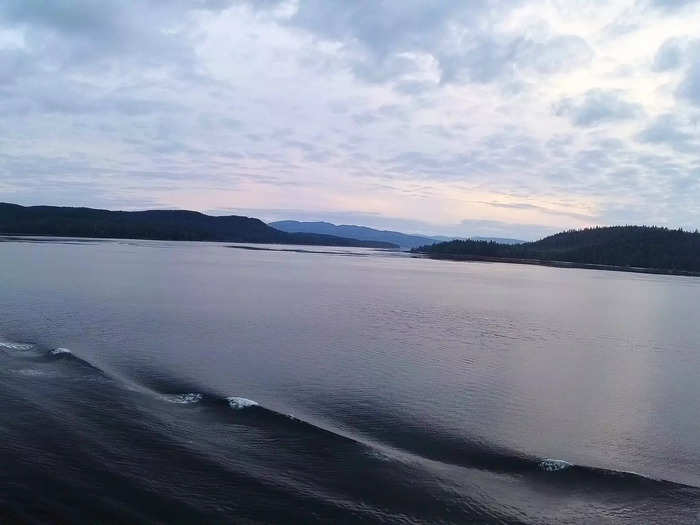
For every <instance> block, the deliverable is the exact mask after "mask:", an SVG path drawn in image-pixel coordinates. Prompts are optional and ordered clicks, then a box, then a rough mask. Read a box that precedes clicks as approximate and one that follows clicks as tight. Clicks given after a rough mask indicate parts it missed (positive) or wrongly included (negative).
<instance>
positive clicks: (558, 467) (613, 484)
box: [0, 341, 698, 490]
mask: <svg viewBox="0 0 700 525" xmlns="http://www.w3.org/2000/svg"><path fill="white" fill-rule="evenodd" d="M0 348H9V349H13V350H37V351H40V349H38V348H37V346H36V345H33V344H29V343H16V342H7V341H2V342H0ZM28 354H32V352H29V353H28ZM28 354H27V353H22V354H21V356H18V357H17V358H18V359H21V360H22V361H23V362H25V361H26V360H27V359H30V361H31V360H38V361H39V362H42V361H43V362H55V363H59V362H60V363H62V364H65V365H66V366H75V367H79V368H81V369H87V370H89V371H92V372H95V373H98V374H100V375H102V376H105V377H107V378H109V379H112V380H113V381H114V382H115V383H116V384H118V385H121V386H122V387H123V388H128V389H129V390H133V389H132V388H130V385H129V384H128V382H127V381H122V380H119V379H117V378H111V377H110V376H108V374H106V373H105V372H104V371H103V370H102V369H101V368H99V367H98V366H96V365H94V364H92V363H90V362H89V361H87V360H86V359H83V358H81V357H79V356H77V355H75V354H74V353H73V352H72V351H71V350H70V349H67V348H64V347H57V348H54V349H51V350H49V351H48V352H47V351H45V350H44V353H42V354H39V355H37V356H36V357H33V356H31V355H28ZM13 371H14V372H16V373H17V374H19V375H26V376H41V375H52V371H51V370H48V371H47V370H41V369H37V368H33V367H23V368H20V369H17V370H13ZM180 386H182V385H180ZM169 387H171V388H168V390H170V392H167V391H166V392H163V390H160V389H153V388H151V387H146V386H140V388H139V390H140V391H141V392H142V393H148V394H149V395H151V396H153V397H154V398H156V399H160V400H162V401H165V402H168V403H171V404H173V405H198V406H201V407H203V408H204V409H206V408H211V409H212V410H213V412H212V415H214V417H217V418H220V417H223V418H226V420H229V418H232V417H235V422H236V423H237V424H246V425H248V424H249V425H254V426H260V427H266V426H268V427H269V426H271V425H272V427H274V428H277V429H279V430H282V431H285V432H295V433H302V434H303V433H307V435H308V433H313V435H314V436H316V438H317V439H324V436H325V439H331V440H342V441H344V442H353V443H355V444H358V445H361V446H363V447H364V448H365V449H366V450H367V451H368V452H370V453H371V452H375V453H381V454H382V456H383V457H384V456H388V457H390V458H394V459H398V458H399V457H400V456H402V455H406V454H408V455H409V456H413V457H414V458H418V459H424V460H428V461H437V462H440V463H443V464H446V465H453V466H457V467H462V468H467V469H477V470H484V471H489V472H494V473H503V474H510V475H517V476H521V477H525V478H526V479H530V480H533V481H534V482H537V483H546V484H551V485H555V486H560V487H562V488H566V487H567V486H571V487H574V486H579V485H580V484H581V483H584V484H585V485H586V486H591V487H593V486H595V487H607V488H614V489H616V490H625V489H631V490H634V489H637V488H642V487H646V488H651V487H666V488H673V487H686V488H692V489H695V490H697V489H698V488H697V487H692V486H689V485H685V484H681V483H677V482H672V481H666V480H660V479H655V478H652V477H649V476H645V475H642V474H638V473H634V472H627V471H620V470H612V469H605V468H600V467H592V466H585V465H577V464H574V463H571V462H569V461H567V460H564V459H554V458H549V457H535V456H528V455H526V454H521V453H519V452H516V451H512V450H508V449H504V448H499V447H495V446H491V445H489V444H484V443H480V442H469V441H466V440H464V439H459V438H456V437H453V436H449V435H446V434H441V433H440V432H435V431H433V432H430V433H427V432H423V431H417V430H416V429H415V428H413V429H412V428H411V427H410V425H408V424H406V425H398V426H397V427H396V428H392V429H390V431H387V433H382V434H375V435H369V436H365V435H364V434H359V435H355V434H345V433H341V432H338V431H333V430H328V429H326V428H323V427H322V426H319V425H317V424H314V423H311V422H308V421H305V420H304V419H300V418H297V417H294V416H292V415H290V414H285V413H281V412H277V411H275V410H273V409H270V408H267V407H265V406H263V405H261V404H259V403H258V402H257V401H254V400H252V399H249V398H246V397H242V396H220V395H217V394H213V393H208V392H207V391H206V389H201V388H197V387H196V385H190V387H191V388H187V389H182V390H180V391H179V392H178V389H177V388H176V385H173V384H170V385H169ZM172 387H175V388H172ZM173 391H174V392H173ZM216 414H219V415H216ZM227 414H228V415H227ZM234 414H235V415H234ZM378 419H381V418H378ZM232 421H234V420H232Z"/></svg>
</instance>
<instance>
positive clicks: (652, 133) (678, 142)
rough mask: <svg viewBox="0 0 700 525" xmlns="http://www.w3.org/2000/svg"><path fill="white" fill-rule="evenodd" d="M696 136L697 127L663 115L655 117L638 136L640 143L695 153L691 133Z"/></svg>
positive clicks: (668, 115)
mask: <svg viewBox="0 0 700 525" xmlns="http://www.w3.org/2000/svg"><path fill="white" fill-rule="evenodd" d="M691 129H694V130H695V136H697V135H698V131H697V126H693V125H691V124H690V123H688V122H683V121H682V120H680V119H679V118H678V117H677V116H676V115H674V114H670V113H667V114H664V115H661V116H659V117H657V118H656V119H655V120H654V121H653V122H652V123H651V124H650V125H649V126H648V127H647V128H645V129H644V130H643V131H642V132H641V133H640V134H639V135H638V136H637V139H638V140H639V141H640V142H646V143H651V144H665V145H667V146H670V147H671V148H673V149H675V150H677V151H694V150H695V151H696V148H697V145H696V144H693V138H694V136H693V133H691V132H690V131H689V130H691Z"/></svg>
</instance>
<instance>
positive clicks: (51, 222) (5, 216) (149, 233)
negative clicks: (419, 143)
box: [0, 203, 397, 248]
mask: <svg viewBox="0 0 700 525" xmlns="http://www.w3.org/2000/svg"><path fill="white" fill-rule="evenodd" d="M0 234H5V235H51V236H57V237H97V238H124V239H156V240H174V241H226V242H251V243H271V244H307V245H308V244H314V245H323V246H364V247H370V248H396V247H397V246H395V245H393V244H391V243H387V242H372V241H359V240H356V239H348V238H343V237H337V236H333V235H318V234H311V233H287V232H283V231H279V230H276V229H274V228H271V227H269V226H268V225H267V224H265V223H264V222H262V221H261V220H259V219H253V218H250V217H239V216H236V215H230V216H226V217H214V216H210V215H204V214H203V213H199V212H195V211H180V210H150V211H109V210H97V209H92V208H64V207H56V206H28V207H24V206H19V205H17V204H7V203H0Z"/></svg>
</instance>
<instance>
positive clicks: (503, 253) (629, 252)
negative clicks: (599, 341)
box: [412, 226, 700, 276]
mask: <svg viewBox="0 0 700 525" xmlns="http://www.w3.org/2000/svg"><path fill="white" fill-rule="evenodd" d="M412 252H413V253H415V254H420V255H423V256H428V257H432V258H439V259H452V260H466V261H492V262H507V263H518V264H539V265H548V266H559V267H576V268H591V269H597V270H616V271H627V272H643V273H663V274H674V275H692V276H700V233H698V231H697V230H696V231H695V232H688V231H683V230H682V229H676V230H673V229H668V228H662V227H656V226H607V227H594V228H584V229H580V230H568V231H564V232H561V233H557V234H555V235H551V236H549V237H545V238H544V239H541V240H539V241H535V242H527V243H523V244H501V243H496V242H487V241H475V240H455V241H450V242H442V243H437V244H432V245H426V246H422V247H419V248H414V249H413V250H412Z"/></svg>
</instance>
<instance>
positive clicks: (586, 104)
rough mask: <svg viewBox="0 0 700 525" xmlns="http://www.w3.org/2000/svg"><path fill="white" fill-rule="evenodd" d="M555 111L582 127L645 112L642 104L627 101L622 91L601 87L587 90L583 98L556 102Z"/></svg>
mask: <svg viewBox="0 0 700 525" xmlns="http://www.w3.org/2000/svg"><path fill="white" fill-rule="evenodd" d="M554 112H555V114H557V115H559V116H567V117H569V118H570V119H571V122H572V123H573V124H574V125H576V126H582V127H587V126H596V125H598V124H603V123H607V122H615V121H620V120H628V119H632V118H636V117H639V116H641V115H642V114H643V110H642V106H641V105H639V104H635V103H630V102H627V101H626V100H624V99H623V98H622V94H621V93H620V92H617V91H604V90H601V89H591V90H589V91H587V92H586V93H585V94H584V95H583V97H582V98H581V100H574V99H572V98H565V99H563V100H561V101H560V102H559V103H558V104H556V106H555V108H554Z"/></svg>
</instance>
